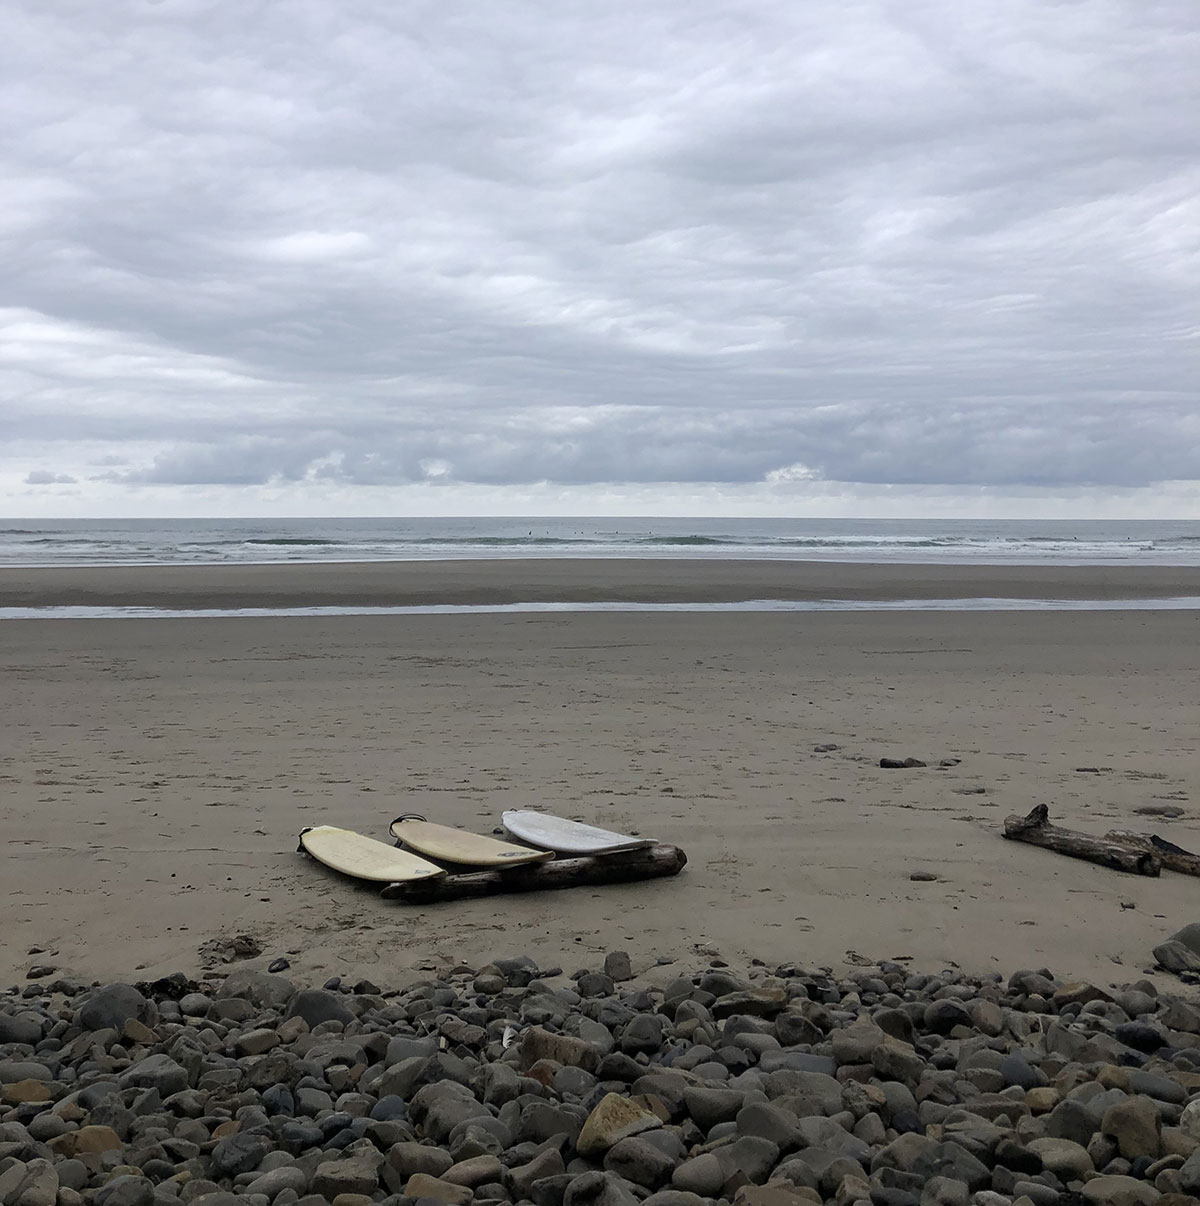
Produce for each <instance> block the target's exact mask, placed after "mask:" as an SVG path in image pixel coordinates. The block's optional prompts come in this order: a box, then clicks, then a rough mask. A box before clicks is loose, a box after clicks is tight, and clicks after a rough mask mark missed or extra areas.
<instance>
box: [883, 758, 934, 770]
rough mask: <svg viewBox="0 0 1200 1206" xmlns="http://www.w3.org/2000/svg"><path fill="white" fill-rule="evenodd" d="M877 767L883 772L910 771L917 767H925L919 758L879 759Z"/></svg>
mask: <svg viewBox="0 0 1200 1206" xmlns="http://www.w3.org/2000/svg"><path fill="white" fill-rule="evenodd" d="M879 765H880V766H881V767H883V769H884V770H911V769H912V768H914V767H918V766H927V765H928V763H926V762H922V761H921V759H920V758H911V757H910V758H880V759H879Z"/></svg>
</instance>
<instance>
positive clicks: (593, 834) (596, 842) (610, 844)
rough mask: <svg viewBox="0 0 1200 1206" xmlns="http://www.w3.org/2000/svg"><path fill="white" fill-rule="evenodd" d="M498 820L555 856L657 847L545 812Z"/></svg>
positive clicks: (518, 811) (517, 813)
mask: <svg viewBox="0 0 1200 1206" xmlns="http://www.w3.org/2000/svg"><path fill="white" fill-rule="evenodd" d="M502 819H503V821H504V827H505V829H507V830H508V832H509V833H511V834H512V835H513V837H515V838H520V839H521V841H523V842H528V843H529V844H530V845H531V846H540V847H541V848H542V849H543V850H553V851H554V852H555V854H614V853H616V852H617V851H621V850H644V849H646V847H648V846H655V845H657V844H658V843H657V842H656V841H655V839H654V838H639V837H632V836H631V835H630V834H628V833H614V832H613V831H612V830H611V829H600V828H597V826H595V825H585V824H584V823H583V822H582V821H569V820H567V819H566V818H565V817H556V816H551V814H550V813H548V812H534V811H533V809H531V808H517V809H513V810H512V811H511V812H506V813H504V814H503V816H502Z"/></svg>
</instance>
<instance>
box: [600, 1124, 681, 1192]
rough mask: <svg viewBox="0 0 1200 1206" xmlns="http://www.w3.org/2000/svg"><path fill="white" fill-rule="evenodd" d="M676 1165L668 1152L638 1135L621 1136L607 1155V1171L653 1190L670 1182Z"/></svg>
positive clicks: (605, 1161) (605, 1165)
mask: <svg viewBox="0 0 1200 1206" xmlns="http://www.w3.org/2000/svg"><path fill="white" fill-rule="evenodd" d="M675 1165H676V1161H675V1160H673V1159H671V1157H670V1156H668V1155H667V1154H666V1153H665V1152H662V1151H660V1150H659V1149H658V1148H657V1147H655V1146H654V1145H653V1144H652V1143H648V1142H647V1141H646V1140H645V1139H640V1138H637V1137H636V1136H630V1137H629V1138H627V1139H621V1140H619V1141H618V1142H617V1143H615V1144H613V1146H612V1147H611V1148H609V1150H608V1152H607V1154H606V1155H605V1157H604V1168H605V1170H606V1171H607V1172H611V1173H615V1174H616V1175H617V1176H619V1177H621V1178H622V1179H623V1180H625V1181H632V1182H633V1184H635V1185H641V1186H644V1187H645V1188H646V1189H650V1190H654V1189H660V1188H662V1186H664V1185H666V1184H667V1183H668V1182H669V1181H670V1179H671V1174H672V1173H673V1172H674V1171H675Z"/></svg>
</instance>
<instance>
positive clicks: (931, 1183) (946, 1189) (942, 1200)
mask: <svg viewBox="0 0 1200 1206" xmlns="http://www.w3.org/2000/svg"><path fill="white" fill-rule="evenodd" d="M970 1199H971V1188H970V1186H969V1185H967V1183H966V1182H965V1181H956V1180H954V1178H953V1177H931V1178H930V1179H929V1180H928V1181H926V1183H925V1185H924V1186H923V1187H922V1189H921V1200H920V1206H968V1203H969V1202H970Z"/></svg>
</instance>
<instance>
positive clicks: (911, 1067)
mask: <svg viewBox="0 0 1200 1206" xmlns="http://www.w3.org/2000/svg"><path fill="white" fill-rule="evenodd" d="M871 1066H872V1067H873V1068H874V1069H875V1071H876V1072H877V1073H878V1074H879V1075H880V1077H882V1079H884V1080H898V1081H899V1082H900V1083H901V1084H907V1085H915V1084H916V1083H917V1082H918V1081H919V1080H920V1079H921V1074H922V1073H923V1072H924V1071H925V1061H924V1060H923V1059H922V1058H921V1057H920V1056H919V1055H918V1054H917V1053H916V1051H915V1050H914V1049H913V1048H912V1047H911V1046H910V1045H909V1044H908V1043H902V1042H900V1041H899V1040H898V1039H894V1038H892V1037H891V1036H890V1035H887V1036H885V1037H884V1040H883V1042H881V1043H880V1044H879V1045H878V1046H877V1047H876V1048H875V1049H874V1050H873V1051H872V1052H871Z"/></svg>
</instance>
